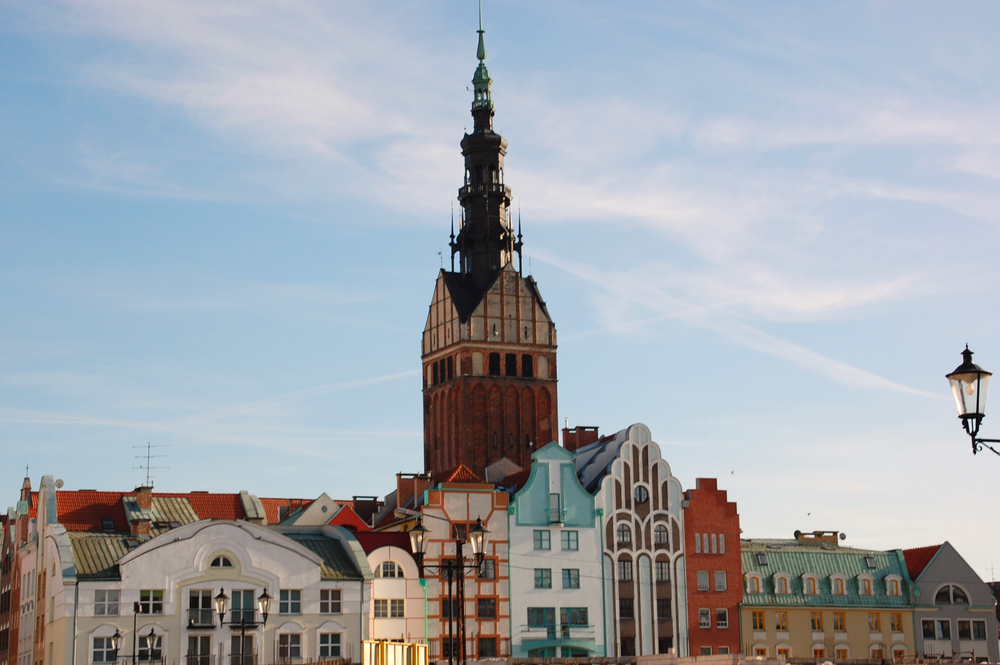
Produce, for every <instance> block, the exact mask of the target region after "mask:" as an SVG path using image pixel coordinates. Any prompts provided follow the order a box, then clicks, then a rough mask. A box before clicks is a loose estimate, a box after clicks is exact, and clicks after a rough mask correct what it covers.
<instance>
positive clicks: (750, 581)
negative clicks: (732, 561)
mask: <svg viewBox="0 0 1000 665" xmlns="http://www.w3.org/2000/svg"><path fill="white" fill-rule="evenodd" d="M747 593H760V574H759V573H751V574H749V575H747Z"/></svg>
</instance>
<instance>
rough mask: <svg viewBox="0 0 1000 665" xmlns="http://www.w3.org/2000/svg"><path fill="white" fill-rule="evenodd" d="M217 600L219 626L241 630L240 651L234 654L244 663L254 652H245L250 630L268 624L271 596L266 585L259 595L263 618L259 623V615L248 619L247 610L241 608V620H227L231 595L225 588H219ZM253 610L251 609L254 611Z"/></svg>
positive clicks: (259, 609)
mask: <svg viewBox="0 0 1000 665" xmlns="http://www.w3.org/2000/svg"><path fill="white" fill-rule="evenodd" d="M213 600H214V601H215V612H216V614H218V615H219V626H229V627H230V628H232V629H233V630H234V631H236V630H238V631H240V653H239V654H233V655H237V656H238V657H239V660H238V661H236V662H238V663H239V665H244V664H245V663H246V662H247V661H245V660H244V658H245V657H246V656H247V655H250V656H251V657H252V656H253V654H246V653H244V649H245V647H246V636H247V631H248V630H257V628H258V627H262V626H266V625H267V615H268V614H270V613H271V596H270V594H268V593H267V587H264V592H263V593H262V594H260V595H259V596H257V611H258V612H260V616H261V618H262V619H263V621H261V622H260V623H259V624H258V623H257V617H256V616H251V620H250V621H247V615H246V610H243V609H241V610H239V613H240V620H239V621H228V622H227V621H226V609H227V608H228V605H229V596H227V595H226V590H225V589H219V595H217V596H216V597H215V598H214V599H213ZM252 611H253V610H251V612H252Z"/></svg>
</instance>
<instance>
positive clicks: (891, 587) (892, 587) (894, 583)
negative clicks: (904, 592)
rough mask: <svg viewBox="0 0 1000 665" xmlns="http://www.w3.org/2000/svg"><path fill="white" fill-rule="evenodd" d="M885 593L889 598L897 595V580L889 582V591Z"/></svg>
mask: <svg viewBox="0 0 1000 665" xmlns="http://www.w3.org/2000/svg"><path fill="white" fill-rule="evenodd" d="M887 593H888V595H890V596H898V595H899V580H889V590H888V591H887Z"/></svg>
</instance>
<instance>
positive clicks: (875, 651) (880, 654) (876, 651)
mask: <svg viewBox="0 0 1000 665" xmlns="http://www.w3.org/2000/svg"><path fill="white" fill-rule="evenodd" d="M871 654H872V655H871V658H872V659H873V660H881V659H882V658H885V651H884V650H883V649H882V647H872V648H871Z"/></svg>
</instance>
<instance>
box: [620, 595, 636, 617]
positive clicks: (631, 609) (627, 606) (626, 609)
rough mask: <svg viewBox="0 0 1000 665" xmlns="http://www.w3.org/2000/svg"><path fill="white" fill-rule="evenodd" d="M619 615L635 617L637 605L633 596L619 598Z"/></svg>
mask: <svg viewBox="0 0 1000 665" xmlns="http://www.w3.org/2000/svg"><path fill="white" fill-rule="evenodd" d="M618 617H619V618H621V619H634V618H635V605H634V604H633V602H632V599H631V598H619V599H618Z"/></svg>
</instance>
